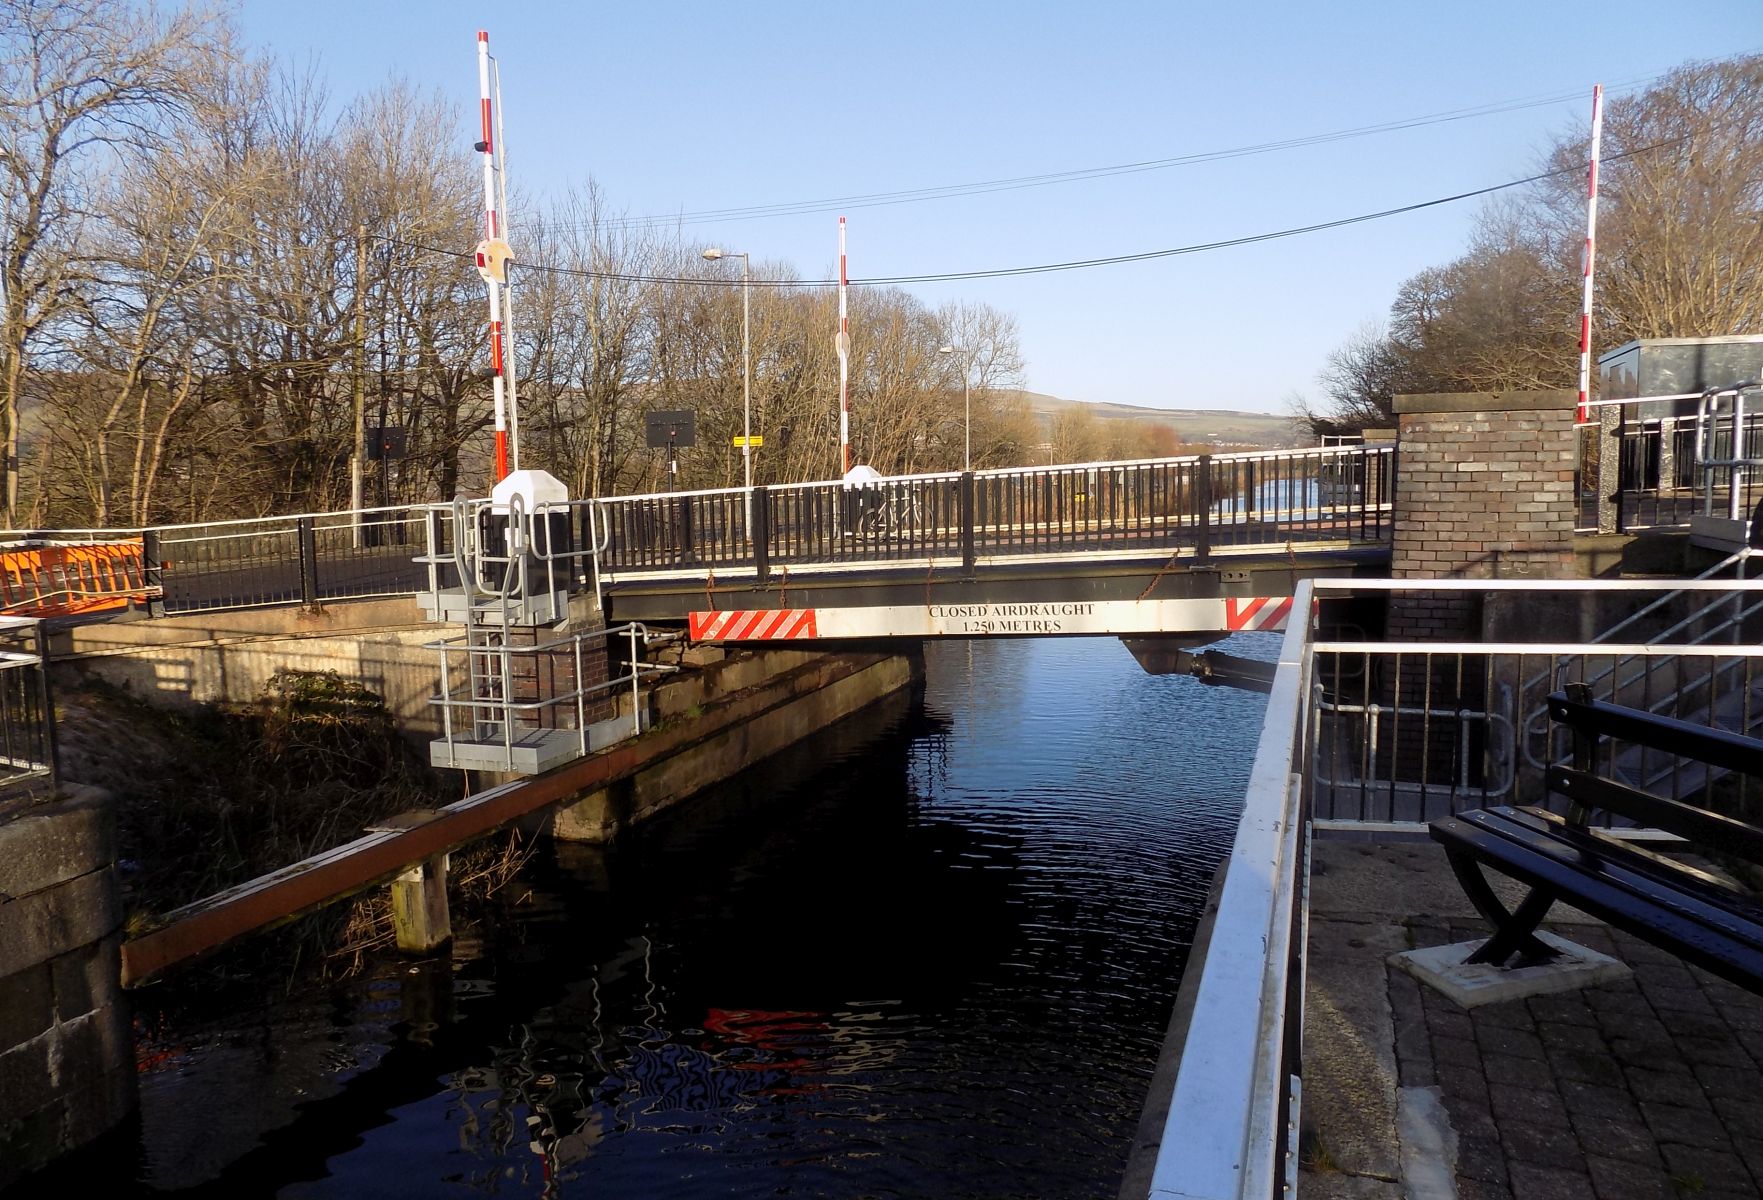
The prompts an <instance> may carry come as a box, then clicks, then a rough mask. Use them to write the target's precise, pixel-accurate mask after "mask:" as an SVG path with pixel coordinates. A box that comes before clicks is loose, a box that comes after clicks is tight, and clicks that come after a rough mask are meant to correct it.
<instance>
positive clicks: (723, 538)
mask: <svg viewBox="0 0 1763 1200" xmlns="http://www.w3.org/2000/svg"><path fill="white" fill-rule="evenodd" d="M1393 499H1394V452H1393V450H1392V448H1391V447H1389V446H1387V445H1384V446H1371V447H1364V446H1343V447H1328V448H1324V449H1315V450H1294V451H1273V452H1268V453H1254V454H1231V455H1197V456H1193V457H1187V458H1173V459H1159V460H1155V461H1146V462H1124V463H1089V464H1082V465H1077V466H1053V467H1027V468H1012V469H1008V470H994V471H979V472H965V473H961V474H937V475H915V476H905V477H901V478H894V479H881V480H877V481H875V482H872V483H868V484H863V485H849V484H845V483H841V482H827V483H808V484H792V485H785V486H777V487H758V488H754V489H753V491H752V494H751V496H750V497H749V495H748V493H747V492H745V491H744V490H742V489H738V488H731V489H727V490H723V491H712V492H686V493H672V494H658V495H649V496H624V497H614V498H610V499H605V500H600V501H596V502H595V504H596V505H597V506H598V510H599V514H600V515H599V518H598V520H597V522H596V523H597V525H598V526H599V528H601V529H602V530H604V538H605V542H604V545H603V546H602V548H601V551H600V566H601V569H602V570H603V571H605V572H606V573H608V574H611V575H617V574H619V573H627V574H631V573H669V572H693V573H702V572H705V571H710V572H714V571H716V570H737V569H740V570H752V571H754V572H755V573H756V574H758V575H759V576H760V577H761V578H767V577H769V575H770V573H771V572H772V571H774V570H779V569H783V570H789V569H794V568H798V567H804V566H833V567H836V566H840V565H844V564H866V563H888V562H913V563H924V562H934V563H950V564H953V563H961V564H962V565H964V566H967V567H972V566H974V565H975V564H976V563H978V562H980V561H982V560H986V559H1002V558H1014V557H1021V556H1034V555H1048V554H1075V553H1086V552H1109V551H1126V552H1131V551H1141V552H1174V551H1179V550H1182V549H1187V550H1190V551H1192V553H1193V554H1194V555H1195V556H1196V557H1202V558H1203V557H1205V556H1207V555H1209V554H1210V553H1211V552H1212V551H1213V550H1214V549H1215V548H1219V547H1228V546H1255V545H1285V544H1288V543H1317V542H1337V541H1345V542H1356V543H1364V542H1371V543H1385V542H1387V541H1388V540H1389V537H1390V532H1391V527H1392V526H1391V520H1392V503H1391V502H1392V501H1393ZM749 514H750V516H749Z"/></svg>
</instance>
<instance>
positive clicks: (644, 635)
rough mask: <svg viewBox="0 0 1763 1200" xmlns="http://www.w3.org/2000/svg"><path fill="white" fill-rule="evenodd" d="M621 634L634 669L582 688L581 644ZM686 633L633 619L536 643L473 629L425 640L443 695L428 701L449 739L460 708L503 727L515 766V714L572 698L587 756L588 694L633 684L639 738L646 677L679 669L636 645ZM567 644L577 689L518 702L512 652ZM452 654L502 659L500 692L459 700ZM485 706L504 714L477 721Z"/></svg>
mask: <svg viewBox="0 0 1763 1200" xmlns="http://www.w3.org/2000/svg"><path fill="white" fill-rule="evenodd" d="M621 636H623V637H628V638H629V639H630V643H631V652H630V663H631V669H630V671H629V672H628V673H626V674H623V675H619V676H616V677H614V678H610V679H607V680H605V681H603V682H601V683H597V684H592V685H589V686H582V684H581V678H582V647H583V646H584V645H585V644H586V643H588V642H590V641H599V640H603V639H609V638H613V637H621ZM683 636H684V635H682V634H679V633H676V632H667V633H654V632H651V631H650V630H649V628H648V627H647V626H646V625H643V624H642V623H640V622H636V621H632V622H629V623H627V624H624V625H619V626H616V627H613V628H610V629H590V630H583V631H581V632H579V633H574V634H568V635H566V636H564V637H560V638H552V639H550V640H548V641H544V642H537V643H534V644H532V645H511V644H509V643H507V642H501V643H498V644H496V645H486V644H483V643H480V642H476V641H474V640H473V638H472V634H471V633H470V632H469V631H468V632H467V633H465V634H463V635H460V636H458V637H451V638H440V639H437V640H436V641H432V642H425V643H423V648H424V649H425V650H434V651H437V652H439V653H440V656H441V694H440V695H438V696H431V697H430V698H429V703H430V704H432V705H434V706H435V707H437V708H439V709H440V710H441V728H442V736H443V737H444V738H445V740H446V741H448V742H452V741H454V740H455V739H454V729H453V713H454V710H456V709H469V710H471V711H472V714H473V716H472V722H473V725H474V726H475V725H479V724H482V725H493V726H500V728H501V735H502V738H501V740H502V749H503V755H504V762H505V763H507V764H508V765H509V766H510V767H512V765H513V757H514V740H515V739H514V725H515V721H514V715H515V714H516V713H539V712H543V711H545V710H546V709H551V708H556V707H559V706H561V705H566V704H568V703H569V702H570V701H574V702H575V710H576V712H575V716H576V723H575V733H576V737H577V741H578V746H579V753H581V754H586V753H587V752H588V721H587V709H586V703H585V702H586V700H587V699H588V697H590V696H593V695H597V694H599V693H600V692H606V691H611V690H613V689H615V688H619V687H622V686H623V685H624V684H626V683H629V684H630V687H631V733H630V736H632V737H635V736H637V735H638V734H639V733H641V732H642V694H641V684H642V680H643V679H645V678H653V677H655V676H660V675H672V674H675V673H676V672H678V671H679V670H680V668H679V667H678V666H675V665H673V664H669V663H649V662H644V661H643V660H642V659H641V657H640V656H639V654H638V653H637V650H638V645H639V643H640V644H641V646H642V647H643V648H644V649H647V648H648V647H651V646H659V645H666V644H669V643H671V642H675V641H678V640H680V639H681V638H682V637H683ZM564 647H567V648H570V649H571V650H572V651H573V653H574V657H575V680H576V687H575V688H574V689H573V690H571V691H568V692H562V693H559V694H557V695H555V696H548V697H545V698H543V699H537V700H514V699H512V698H511V697H510V694H509V693H510V679H511V661H510V660H511V659H512V658H513V656H514V655H517V654H527V655H536V654H540V653H547V652H551V651H555V650H557V649H560V648H564ZM453 654H464V655H467V656H471V655H483V656H485V657H492V656H493V657H495V658H497V659H499V660H500V662H499V663H498V665H497V668H496V671H495V673H496V675H497V677H498V682H499V683H500V685H501V689H502V692H501V695H500V696H490V697H480V696H471V697H468V698H464V699H459V698H456V695H455V689H454V687H453V684H452V670H451V665H450V662H449V656H450V655H453ZM467 674H468V676H470V675H472V674H473V672H471V671H468V672H467ZM485 710H490V711H498V712H500V713H501V718H500V719H499V720H495V719H490V720H483V721H479V720H478V719H477V717H476V714H477V713H478V712H482V711H485ZM474 732H475V730H474Z"/></svg>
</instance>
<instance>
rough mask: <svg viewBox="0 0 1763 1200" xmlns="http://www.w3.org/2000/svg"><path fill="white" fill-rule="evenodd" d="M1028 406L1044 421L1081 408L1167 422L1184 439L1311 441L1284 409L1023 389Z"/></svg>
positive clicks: (1106, 417)
mask: <svg viewBox="0 0 1763 1200" xmlns="http://www.w3.org/2000/svg"><path fill="white" fill-rule="evenodd" d="M1022 396H1023V399H1025V400H1026V401H1028V406H1029V410H1030V411H1031V412H1033V413H1034V414H1035V416H1037V417H1039V418H1040V419H1041V421H1042V422H1043V423H1044V424H1050V423H1051V421H1052V419H1053V417H1054V416H1055V415H1056V414H1057V413H1059V412H1060V411H1062V410H1065V409H1071V408H1081V409H1084V410H1086V411H1088V412H1089V413H1090V414H1091V415H1092V416H1094V417H1096V418H1097V419H1098V420H1102V421H1140V422H1143V423H1145V424H1149V425H1168V426H1171V427H1173V428H1174V429H1175V431H1176V433H1178V434H1179V435H1180V436H1181V439H1182V440H1183V441H1184V442H1210V443H1212V444H1214V445H1224V444H1230V445H1252V446H1265V447H1267V448H1269V449H1272V448H1277V447H1281V446H1303V445H1308V444H1309V441H1310V438H1309V435H1308V434H1307V433H1304V432H1302V431H1300V430H1299V429H1297V428H1296V427H1295V426H1294V425H1293V423H1292V419H1291V418H1290V417H1288V416H1285V415H1284V414H1281V413H1254V412H1236V411H1234V410H1232V409H1228V408H1140V407H1138V406H1137V405H1133V404H1103V403H1090V402H1088V401H1084V400H1065V399H1061V398H1060V397H1058V396H1049V395H1047V394H1046V393H1045V392H1023V393H1022Z"/></svg>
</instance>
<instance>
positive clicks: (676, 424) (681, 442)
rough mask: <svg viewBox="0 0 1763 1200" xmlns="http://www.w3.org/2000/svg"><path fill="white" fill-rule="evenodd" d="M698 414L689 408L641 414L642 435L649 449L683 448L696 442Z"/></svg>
mask: <svg viewBox="0 0 1763 1200" xmlns="http://www.w3.org/2000/svg"><path fill="white" fill-rule="evenodd" d="M697 420H698V414H697V413H695V412H693V411H692V410H691V409H689V408H676V409H663V410H661V411H659V412H652V413H644V414H643V435H644V437H645V439H646V441H647V442H648V446H649V449H651V450H666V449H667V448H668V447H670V446H671V447H673V448H674V449H675V450H684V449H686V448H687V447H689V446H695V445H697V443H698V425H697Z"/></svg>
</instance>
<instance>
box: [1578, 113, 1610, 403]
mask: <svg viewBox="0 0 1763 1200" xmlns="http://www.w3.org/2000/svg"><path fill="white" fill-rule="evenodd" d="M1603 139H1604V85H1603V84H1598V85H1597V86H1596V87H1594V88H1592V161H1591V166H1590V167H1589V168H1587V170H1586V178H1585V193H1586V198H1585V298H1584V301H1583V303H1582V304H1581V305H1580V310H1579V409H1578V413H1577V416H1576V417H1575V420H1577V421H1578V422H1579V423H1580V424H1581V425H1583V424H1585V423H1586V422H1587V421H1588V420H1590V419H1591V407H1590V405H1589V403H1588V402H1589V401H1590V399H1591V383H1592V256H1593V252H1594V248H1595V246H1596V243H1597V236H1598V149H1599V145H1600V144H1601V143H1602V141H1603Z"/></svg>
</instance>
